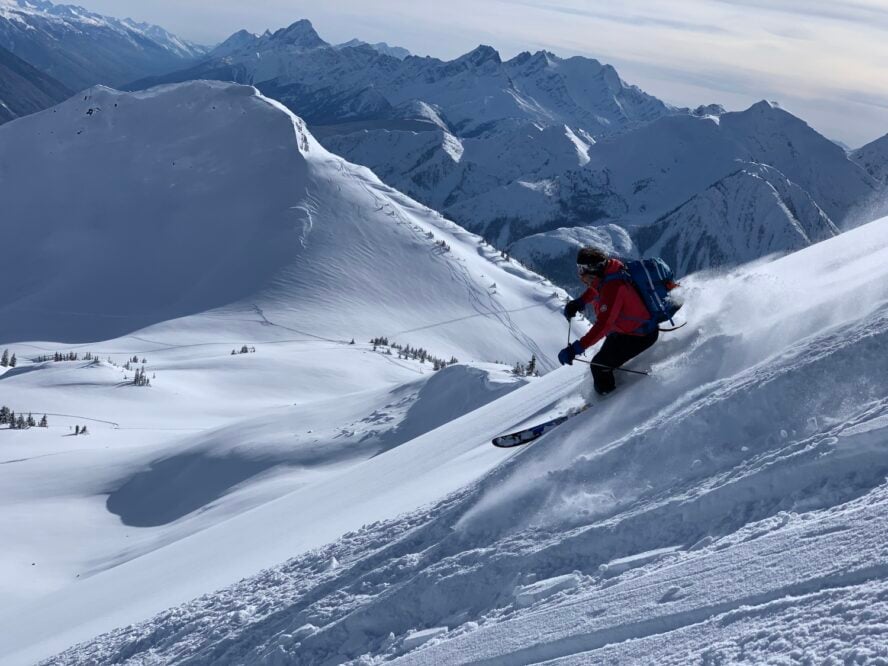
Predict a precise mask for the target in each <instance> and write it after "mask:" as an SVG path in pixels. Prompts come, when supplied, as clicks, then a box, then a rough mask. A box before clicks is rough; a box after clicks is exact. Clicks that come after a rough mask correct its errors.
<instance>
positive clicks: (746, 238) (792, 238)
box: [636, 164, 839, 276]
mask: <svg viewBox="0 0 888 666" xmlns="http://www.w3.org/2000/svg"><path fill="white" fill-rule="evenodd" d="M838 233H839V230H838V228H837V227H836V225H835V224H833V223H832V221H831V220H830V219H829V217H828V216H827V215H826V213H824V212H823V210H821V209H820V207H819V206H818V205H817V204H816V203H815V201H814V199H812V197H811V195H810V194H809V193H808V192H806V191H805V190H803V189H802V188H801V187H799V186H798V185H796V184H795V183H793V182H792V181H790V180H788V179H787V178H786V176H785V175H783V174H782V173H780V172H779V171H777V170H776V169H773V168H771V167H768V166H765V165H761V164H748V165H745V166H744V168H742V169H740V170H738V171H736V172H735V173H733V174H731V175H729V176H727V177H725V178H722V179H721V180H719V181H718V182H717V183H715V184H714V185H712V186H711V187H709V188H707V189H706V190H705V191H703V192H701V193H700V194H698V195H696V196H695V197H693V198H692V199H691V200H690V201H688V202H687V203H685V204H684V205H682V206H680V207H679V208H678V209H676V210H675V211H673V212H671V213H669V214H668V215H665V216H664V217H662V218H661V219H659V220H657V222H655V223H654V224H652V225H650V226H648V227H644V228H642V229H641V230H639V231H638V232H637V233H636V240H637V242H638V246H639V249H640V251H641V252H642V253H645V254H649V255H654V256H660V257H662V258H663V259H665V260H666V262H667V263H669V264H670V266H672V267H673V269H674V270H675V271H676V273H677V274H678V275H680V276H683V275H687V274H688V273H693V272H695V271H698V270H702V269H707V268H717V267H722V266H730V265H734V264H738V263H744V262H746V261H752V260H754V259H758V258H759V257H762V256H764V255H767V254H772V253H775V252H779V253H786V252H794V251H796V250H801V249H802V248H804V247H807V246H808V245H810V244H812V243H816V242H819V241H822V240H826V239H827V238H832V237H833V236H836V235H838Z"/></svg>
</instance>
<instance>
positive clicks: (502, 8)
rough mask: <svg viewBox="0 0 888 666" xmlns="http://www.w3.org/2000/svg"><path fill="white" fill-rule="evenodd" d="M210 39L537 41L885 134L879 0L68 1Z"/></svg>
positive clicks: (728, 98)
mask: <svg viewBox="0 0 888 666" xmlns="http://www.w3.org/2000/svg"><path fill="white" fill-rule="evenodd" d="M70 1H72V2H74V3H76V4H81V5H83V6H86V7H88V8H89V9H93V10H95V11H100V12H102V13H106V14H110V15H114V16H121V17H122V16H131V17H132V18H134V19H139V20H148V21H151V22H153V23H158V24H160V25H162V26H164V27H165V28H167V29H169V30H171V31H173V32H175V33H177V34H179V35H180V36H182V37H186V38H188V39H192V40H195V41H199V42H202V43H213V42H218V41H221V40H222V39H224V38H225V37H227V36H228V35H229V34H231V33H232V32H235V31H236V30H239V29H241V28H246V29H248V30H251V31H254V32H261V31H263V30H265V29H266V28H270V29H272V30H274V29H277V28H280V27H284V26H286V25H288V24H290V23H292V22H293V21H295V20H297V19H300V18H307V19H309V20H311V21H312V23H313V24H314V26H315V28H316V29H317V31H318V33H319V34H320V35H321V37H323V38H324V39H326V40H327V41H329V42H334V43H338V42H344V41H347V40H349V39H351V38H353V37H358V38H360V39H363V40H365V41H370V42H375V41H386V42H388V43H390V44H393V45H398V46H403V47H405V48H408V49H410V50H411V51H412V52H413V53H416V54H418V55H433V56H436V57H439V58H445V59H448V58H453V57H456V56H458V55H460V54H462V53H465V52H466V51H469V50H471V49H472V48H474V47H475V46H477V45H478V44H481V43H483V44H489V45H490V46H493V47H495V48H496V49H497V50H499V51H500V53H501V54H502V55H503V57H511V56H513V55H515V54H516V53H518V52H520V51H524V50H530V51H534V50H539V49H548V50H550V51H553V52H554V53H556V54H558V55H562V56H569V55H584V56H589V57H594V58H598V59H599V60H602V61H604V62H608V63H611V64H613V65H614V66H615V67H616V68H617V70H618V71H619V72H620V74H621V76H622V77H623V79H625V80H626V81H628V82H629V83H633V84H636V85H638V86H639V87H641V88H642V89H644V90H645V91H647V92H650V93H652V94H654V95H657V96H658V97H660V98H661V99H664V100H665V101H667V102H670V103H672V104H676V105H681V106H696V105H698V104H705V103H711V102H718V103H721V104H723V105H724V106H726V107H727V108H729V109H742V108H746V107H747V106H749V105H750V104H752V103H754V102H756V101H758V100H760V99H770V100H776V101H778V102H780V103H781V105H782V106H783V107H784V108H785V109H787V110H788V111H790V112H792V113H795V114H796V115H798V116H800V117H802V118H803V119H805V120H806V121H808V123H809V124H811V125H812V126H813V127H815V128H816V129H817V130H819V131H820V132H822V133H824V134H826V135H827V136H829V137H830V138H834V139H838V140H840V141H843V142H845V143H847V144H849V145H851V146H852V147H857V146H859V145H862V144H863V143H866V142H868V141H871V140H873V139H875V138H877V137H879V136H882V135H884V134H886V133H888V39H886V38H885V35H886V34H888V0H852V1H850V2H830V1H827V0H622V1H621V2H618V3H617V2H610V1H608V2H604V1H597V0H585V1H581V0H553V1H551V2H545V1H543V0H449V1H448V2H447V3H446V4H445V3H443V2H438V1H434V2H433V1H430V0H376V1H375V2H368V1H367V0H327V1H323V2H322V1H319V0H311V1H309V0H254V1H253V2H244V1H243V0H213V2H212V3H210V2H207V1H206V0H70Z"/></svg>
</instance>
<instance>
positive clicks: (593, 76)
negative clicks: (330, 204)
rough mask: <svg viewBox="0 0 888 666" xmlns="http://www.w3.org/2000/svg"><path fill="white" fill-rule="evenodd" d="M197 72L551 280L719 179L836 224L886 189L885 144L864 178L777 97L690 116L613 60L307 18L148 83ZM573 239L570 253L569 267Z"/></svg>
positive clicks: (692, 261)
mask: <svg viewBox="0 0 888 666" xmlns="http://www.w3.org/2000/svg"><path fill="white" fill-rule="evenodd" d="M194 78H218V79H223V80H233V81H240V82H247V83H252V84H255V85H257V86H258V87H259V88H260V89H261V90H262V91H263V92H264V93H265V94H267V95H269V96H272V97H274V98H275V99H278V100H280V101H282V102H283V103H285V104H286V105H287V106H289V107H290V108H291V109H293V110H294V111H296V112H297V113H299V114H300V115H301V116H303V117H304V118H306V120H307V121H308V122H309V124H310V125H311V126H312V128H313V131H314V132H315V134H316V135H317V136H318V138H319V140H320V141H322V143H323V144H324V145H325V146H326V147H327V148H329V149H330V150H332V151H333V152H336V153H338V154H340V155H342V156H344V157H346V158H347V159H348V160H350V161H352V162H355V163H358V164H362V165H365V166H368V167H370V168H371V169H372V170H373V171H374V173H376V174H377V175H378V176H379V177H380V178H382V179H383V180H384V181H385V182H386V183H388V184H390V185H392V186H394V187H396V188H397V189H399V190H401V191H403V192H405V193H406V194H409V195H410V196H411V197H413V198H415V199H417V200H418V201H421V202H423V203H425V204H427V205H429V206H431V207H433V208H435V209H437V210H440V211H442V212H443V213H444V214H446V215H447V216H448V217H450V218H452V219H454V220H455V221H457V222H458V223H459V224H461V225H462V226H464V227H465V228H467V229H470V230H472V231H474V232H476V233H479V234H482V235H484V237H485V238H487V239H488V240H489V241H490V242H492V243H493V244H494V245H496V246H497V247H499V248H500V249H504V250H508V251H509V252H512V253H513V254H514V255H515V256H520V257H522V259H523V260H524V259H527V260H531V258H532V257H535V256H539V257H544V256H545V257H548V260H545V261H543V262H542V263H533V262H532V263H530V264H529V265H530V266H532V267H533V268H535V269H536V270H539V271H541V272H543V273H545V274H547V275H549V276H550V277H553V278H554V277H556V274H555V273H553V272H551V271H552V267H554V266H555V265H556V264H557V262H558V261H561V260H562V259H563V258H566V259H569V255H571V254H572V253H573V252H574V250H575V248H576V242H578V240H577V239H579V238H580V237H582V236H583V233H584V232H583V229H587V228H589V227H595V226H601V225H609V224H616V225H619V226H621V227H623V228H624V229H627V230H628V231H629V233H630V234H631V235H632V236H633V237H634V238H636V237H637V239H636V244H639V243H640V244H641V245H643V246H645V247H653V245H654V243H652V242H651V239H652V237H653V235H656V234H657V233H659V231H658V230H662V229H664V228H665V225H664V224H661V223H660V222H661V220H660V218H662V217H664V216H667V215H671V214H672V213H673V211H675V209H677V208H679V207H681V206H683V205H685V204H689V203H690V202H691V200H693V199H694V198H695V197H698V196H700V197H706V196H709V194H707V193H708V192H709V190H710V188H711V187H714V186H716V184H718V187H719V188H720V189H721V190H723V191H725V192H726V194H725V196H727V197H728V198H741V197H743V196H745V195H744V194H743V192H739V191H738V192H732V193H728V192H727V190H729V189H731V188H733V187H741V188H742V186H741V184H740V182H739V181H740V179H738V178H730V176H732V175H733V174H735V173H737V172H738V171H744V172H745V171H747V170H751V171H755V170H756V169H759V167H760V166H764V167H765V168H767V169H768V182H770V183H771V184H772V185H774V186H775V187H776V188H777V189H778V190H780V191H790V190H793V191H795V190H797V189H798V188H801V191H799V192H796V194H794V195H793V196H794V197H796V198H797V197H803V198H804V197H807V198H808V199H810V202H809V203H810V204H811V205H814V206H815V207H818V208H820V209H821V210H822V211H823V213H824V214H825V215H826V217H827V218H828V219H827V220H826V222H825V226H824V227H823V228H824V229H835V228H839V227H841V226H842V225H843V224H844V223H845V221H846V220H847V219H848V218H849V215H850V214H851V212H852V209H855V208H856V207H859V206H861V205H862V202H866V201H871V200H873V199H875V198H878V197H880V196H881V190H882V187H883V186H882V184H881V182H879V181H878V180H877V178H876V177H874V176H873V174H874V173H876V172H878V173H881V171H879V170H880V169H883V168H884V169H886V170H888V167H886V166H885V165H888V158H886V157H885V156H884V155H883V154H882V151H878V150H869V151H868V152H867V153H866V154H867V155H869V158H868V159H869V161H868V162H867V165H868V166H867V165H864V168H861V164H862V161H861V160H862V158H860V157H859V155H862V154H863V153H859V154H856V155H858V156H857V157H854V156H852V157H853V159H852V158H849V156H848V155H847V154H846V153H845V151H844V150H842V149H841V148H840V147H838V146H837V145H836V144H835V143H833V142H832V141H830V140H828V139H826V138H825V137H823V136H821V135H820V134H818V133H817V132H816V131H814V130H813V129H812V128H810V127H809V126H808V125H807V124H806V123H805V122H804V121H802V120H801V119H799V118H796V117H795V116H793V115H791V114H789V113H787V112H786V111H784V110H782V109H781V108H780V107H779V106H778V105H776V104H773V103H769V102H760V103H758V104H755V105H753V106H752V107H750V108H749V109H747V110H745V111H742V112H735V113H726V112H725V111H724V109H722V108H721V107H719V106H717V105H708V106H701V107H699V108H698V109H695V110H694V111H691V110H688V109H677V108H674V107H671V106H669V105H667V104H664V103H663V102H661V101H660V100H658V99H656V98H655V97H652V96H650V95H647V94H645V93H644V92H642V91H641V90H639V89H638V88H637V87H635V86H631V85H628V84H626V83H625V82H624V81H622V79H620V77H619V75H618V74H617V72H616V71H615V70H614V69H613V67H611V66H609V65H603V64H601V63H599V62H597V61H595V60H591V59H588V58H581V57H574V58H568V59H563V58H559V57H557V56H555V55H554V54H552V53H548V52H545V51H541V52H538V53H535V54H531V53H522V54H520V55H518V56H516V57H515V58H512V59H511V60H506V61H503V60H502V59H501V58H500V56H499V54H498V53H497V52H496V51H495V50H494V49H492V48H491V47H488V46H480V47H478V48H477V49H475V50H474V51H472V52H470V53H467V54H466V55H464V56H462V57H460V58H457V59H456V60H453V61H450V62H442V61H440V60H437V59H435V58H428V57H426V58H418V57H414V56H410V57H405V58H403V59H400V58H394V57H390V56H388V55H386V54H385V53H380V52H379V51H377V50H375V49H373V48H370V47H369V46H367V45H362V44H357V43H356V44H355V45H354V46H350V45H349V44H345V45H339V46H338V47H333V46H331V45H330V44H328V43H327V42H325V41H324V40H323V39H321V37H320V36H319V35H318V34H317V32H316V31H315V30H314V28H313V27H312V25H311V23H310V22H308V21H305V20H302V21H299V22H297V23H294V24H293V25H291V26H290V27H289V28H286V29H282V30H279V31H277V32H275V33H270V32H267V33H265V34H264V35H252V34H250V33H246V32H240V33H237V34H235V35H233V36H232V37H231V38H230V39H229V40H227V41H226V42H225V43H223V44H222V45H221V46H220V47H219V48H218V49H217V50H216V51H215V52H214V53H213V54H211V57H210V58H209V59H208V60H206V61H205V62H203V63H201V64H200V65H198V66H197V67H194V68H192V69H189V70H183V71H180V72H176V73H174V74H172V75H168V76H164V77H157V78H152V79H148V80H145V81H142V82H140V83H138V84H136V86H135V87H137V88H140V87H146V86H149V85H153V84H156V83H158V82H163V81H183V80H190V79H194ZM778 179H782V180H781V182H780V183H777V182H776V181H777V180H778ZM784 204H785V200H784V199H781V198H780V197H776V198H774V197H771V198H768V197H764V198H762V199H761V200H760V201H759V203H758V204H757V207H756V211H757V215H759V216H760V217H761V219H766V220H771V221H777V220H781V219H783V217H785V215H784ZM804 208H805V210H808V208H810V206H809V205H808V204H806V206H805V207H804ZM687 210H689V209H686V212H687ZM700 210H702V209H700ZM739 210H740V209H739V208H736V207H728V208H727V209H725V210H724V211H722V212H721V213H720V215H717V216H716V217H714V218H712V219H711V220H710V219H708V218H707V219H701V223H702V224H703V225H705V226H711V229H710V230H708V231H707V232H706V233H707V234H708V235H710V236H712V235H713V234H715V235H719V234H720V231H721V230H722V229H725V228H730V229H732V230H734V231H736V232H737V233H740V230H741V229H743V228H744V225H745V224H747V223H746V221H744V220H743V219H741V218H738V217H737V215H738V214H740V213H739ZM700 214H701V213H700V211H699V210H698V213H697V215H698V216H699V215H700ZM706 215H708V213H707V214H706ZM805 215H807V213H806V212H799V213H795V212H793V211H792V210H790V216H791V217H793V218H794V221H793V222H792V223H791V224H792V225H794V227H795V228H797V229H804V228H806V225H808V224H809V223H810V222H809V220H807V219H797V218H798V216H802V217H804V216H805ZM704 217H705V216H704ZM676 219H677V218H675V217H674V216H673V217H672V218H671V220H672V221H673V222H675V220H676ZM870 219H871V218H870ZM654 223H657V224H656V225H655V227H654V229H653V230H649V229H647V228H646V227H648V226H649V225H652V224H654ZM775 224H778V225H779V224H780V223H779V222H775ZM817 224H819V223H817ZM698 226H699V225H698ZM575 228H576V229H578V231H576V232H574V231H572V229H575ZM549 234H554V236H553V238H554V242H550V241H549V240H548V235H549ZM820 237H822V234H821V233H817V234H814V235H813V236H809V235H808V234H807V232H805V231H801V232H799V233H795V235H794V237H793V240H792V241H791V242H790V241H789V240H786V236H785V232H784V230H783V229H782V228H776V229H771V228H767V229H764V238H767V239H772V240H773V243H770V242H765V241H763V242H758V243H754V244H752V245H749V244H747V243H745V242H739V241H738V242H739V245H738V246H737V247H734V246H732V243H729V242H728V241H726V240H725V241H724V243H723V244H722V245H721V247H719V248H718V251H710V250H709V249H705V248H704V245H705V244H703V245H698V246H695V245H693V244H684V245H682V247H683V251H688V252H695V247H696V248H697V250H699V251H698V252H696V253H695V254H693V255H691V256H687V257H682V259H681V264H682V266H683V267H684V268H685V269H686V270H695V269H699V268H706V267H712V266H719V265H731V264H734V263H737V262H739V261H742V260H746V259H748V258H750V257H751V255H752V254H755V253H763V254H767V253H770V252H780V251H785V250H787V249H789V248H790V247H800V246H803V245H805V244H806V243H808V242H810V240H811V239H812V238H820ZM566 239H574V240H571V241H569V242H568V243H567V245H565V244H564V241H565V240H566ZM778 239H783V240H778ZM519 243H520V244H519ZM537 243H541V244H542V245H541V247H539V248H534V247H532V246H533V245H535V244H537ZM557 245H561V246H562V247H563V248H564V253H563V254H559V256H558V257H557V260H556V258H555V257H554V256H553V255H552V250H553V248H554V247H555V246H557ZM559 279H560V278H559ZM562 284H566V283H564V282H563V283H562Z"/></svg>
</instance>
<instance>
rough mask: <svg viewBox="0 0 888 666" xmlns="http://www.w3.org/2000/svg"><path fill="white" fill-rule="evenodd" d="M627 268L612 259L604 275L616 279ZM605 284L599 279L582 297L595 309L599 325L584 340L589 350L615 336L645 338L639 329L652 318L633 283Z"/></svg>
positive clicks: (596, 322)
mask: <svg viewBox="0 0 888 666" xmlns="http://www.w3.org/2000/svg"><path fill="white" fill-rule="evenodd" d="M624 268H625V266H624V265H623V263H622V262H620V261H619V260H617V259H611V260H609V261H608V263H607V267H606V268H605V269H604V275H605V277H606V276H608V275H612V274H613V273H617V272H619V271H621V270H623V269H624ZM601 283H602V280H601V278H596V279H595V281H594V282H593V283H592V286H591V287H589V288H588V289H587V290H586V291H585V292H583V295H582V296H580V298H582V299H583V302H584V303H586V304H587V305H592V306H593V307H594V308H595V325H594V326H593V327H592V328H590V329H589V332H588V333H586V335H584V336H583V337H582V338H580V344H582V345H583V347H584V348H585V349H589V347H591V346H592V345H594V344H595V343H596V342H598V341H599V340H601V338H603V337H604V336H606V335H610V334H611V333H624V334H626V335H642V334H641V333H638V332H637V331H638V328H639V327H640V326H641V325H642V324H643V323H644V322H646V321H648V320H650V318H651V314H650V312H648V309H647V308H646V307H645V305H644V301H642V300H641V296H639V295H638V292H637V291H636V290H635V287H634V286H632V284H631V283H630V282H627V281H626V280H619V279H615V280H610V281H609V282H605V283H604V285H602V284H601Z"/></svg>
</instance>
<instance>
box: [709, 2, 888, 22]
mask: <svg viewBox="0 0 888 666" xmlns="http://www.w3.org/2000/svg"><path fill="white" fill-rule="evenodd" d="M713 2H718V3H721V4H724V5H734V6H737V7H745V8H754V9H758V10H762V11H765V12H771V13H781V14H791V15H793V16H797V17H798V16H801V17H807V18H819V19H826V20H829V21H844V22H849V23H859V24H864V25H866V26H870V27H872V26H874V25H878V26H881V27H885V28H888V7H886V6H885V5H884V4H883V3H878V4H876V3H865V2H847V1H845V2H835V1H834V0H713Z"/></svg>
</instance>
